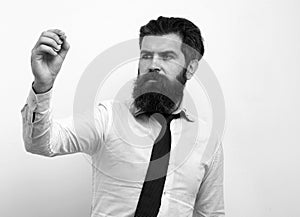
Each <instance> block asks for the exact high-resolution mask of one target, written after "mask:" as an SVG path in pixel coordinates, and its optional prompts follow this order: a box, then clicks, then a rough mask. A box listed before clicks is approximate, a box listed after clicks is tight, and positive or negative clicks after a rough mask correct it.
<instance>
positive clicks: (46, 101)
mask: <svg viewBox="0 0 300 217" xmlns="http://www.w3.org/2000/svg"><path fill="white" fill-rule="evenodd" d="M51 96H52V88H51V89H50V90H49V91H47V92H45V93H41V94H36V93H35V92H34V90H33V88H32V87H31V88H30V92H29V96H28V98H27V104H28V106H29V108H30V110H31V111H34V112H44V111H47V110H48V109H49V108H50V101H51Z"/></svg>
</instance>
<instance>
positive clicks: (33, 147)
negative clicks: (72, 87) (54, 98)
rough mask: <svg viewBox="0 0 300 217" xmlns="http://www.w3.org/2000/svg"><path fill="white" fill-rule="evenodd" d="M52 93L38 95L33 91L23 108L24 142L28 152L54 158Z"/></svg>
mask: <svg viewBox="0 0 300 217" xmlns="http://www.w3.org/2000/svg"><path fill="white" fill-rule="evenodd" d="M51 94H52V93H51V91H49V92H47V93H44V94H41V95H36V94H35V93H34V92H33V90H32V89H31V91H30V93H29V96H28V98H27V102H26V104H25V106H24V107H23V109H22V111H21V113H22V121H23V140H24V143H25V149H26V151H28V152H31V153H34V154H39V155H44V156H53V155H54V153H53V152H52V150H51V147H50V144H51V127H52V126H51V124H52V118H51V110H50V98H51Z"/></svg>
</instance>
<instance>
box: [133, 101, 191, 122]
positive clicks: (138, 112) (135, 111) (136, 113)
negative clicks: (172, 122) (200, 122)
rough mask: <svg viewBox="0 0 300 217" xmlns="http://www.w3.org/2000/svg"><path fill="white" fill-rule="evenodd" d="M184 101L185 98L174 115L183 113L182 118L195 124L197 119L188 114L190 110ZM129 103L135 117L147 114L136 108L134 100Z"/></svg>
mask: <svg viewBox="0 0 300 217" xmlns="http://www.w3.org/2000/svg"><path fill="white" fill-rule="evenodd" d="M184 99H185V98H184V97H183V100H182V101H181V103H180V105H179V107H178V109H176V111H174V112H173V113H172V114H178V113H181V116H182V117H184V118H185V119H186V120H188V121H190V122H194V121H195V117H194V116H193V115H192V114H190V113H189V112H188V109H187V108H186V103H185V100H184ZM128 103H129V110H130V112H131V114H132V115H133V116H134V117H137V116H139V115H142V114H144V113H145V112H144V111H142V110H141V109H138V108H136V107H135V105H134V100H133V99H132V98H131V99H130V100H129V101H128Z"/></svg>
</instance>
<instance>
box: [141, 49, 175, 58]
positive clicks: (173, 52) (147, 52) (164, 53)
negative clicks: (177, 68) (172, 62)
mask: <svg viewBox="0 0 300 217" xmlns="http://www.w3.org/2000/svg"><path fill="white" fill-rule="evenodd" d="M145 53H146V54H153V53H154V52H153V51H149V50H141V54H145ZM158 54H159V55H167V54H173V55H175V56H176V57H177V56H178V54H177V53H176V52H175V51H173V50H166V51H162V52H158Z"/></svg>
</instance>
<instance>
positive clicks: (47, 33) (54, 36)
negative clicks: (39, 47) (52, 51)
mask: <svg viewBox="0 0 300 217" xmlns="http://www.w3.org/2000/svg"><path fill="white" fill-rule="evenodd" d="M42 36H43V37H48V38H52V39H53V40H55V41H56V43H57V44H62V43H63V41H62V40H61V39H60V35H58V34H56V33H54V32H50V31H45V32H43V33H42V34H41V37H42Z"/></svg>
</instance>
